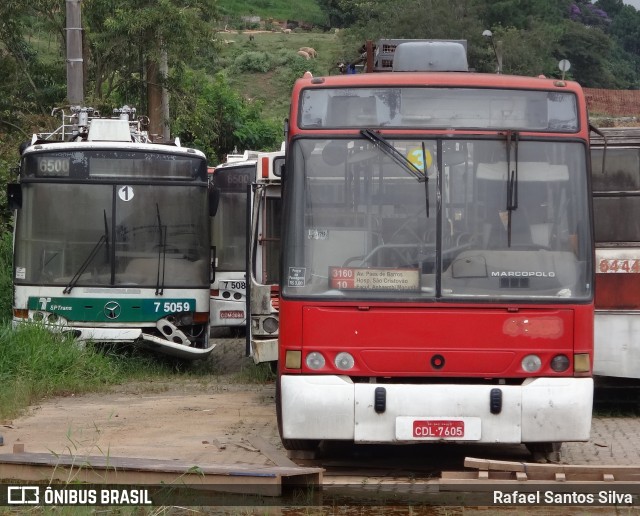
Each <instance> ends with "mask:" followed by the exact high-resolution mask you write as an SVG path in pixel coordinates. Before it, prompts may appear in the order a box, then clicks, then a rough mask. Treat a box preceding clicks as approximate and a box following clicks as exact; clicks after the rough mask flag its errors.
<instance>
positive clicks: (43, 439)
mask: <svg viewBox="0 0 640 516" xmlns="http://www.w3.org/2000/svg"><path fill="white" fill-rule="evenodd" d="M243 354H244V339H224V340H221V342H220V344H219V345H218V347H217V348H216V349H215V350H214V351H213V353H212V356H211V357H210V360H214V361H216V362H217V364H218V365H217V370H220V371H222V372H223V374H220V375H216V376H211V378H209V379H202V380H198V381H188V382H186V381H182V380H181V381H179V382H177V383H176V384H171V383H169V382H162V383H154V384H145V385H141V384H127V385H124V386H119V387H117V388H115V389H113V392H110V393H107V394H104V393H101V394H88V395H82V396H67V397H61V398H53V399H49V400H45V401H43V402H42V403H40V404H38V405H37V406H33V407H31V408H30V409H29V410H28V411H27V413H26V414H25V415H23V416H21V417H18V418H16V419H14V420H12V421H2V422H0V423H1V424H0V436H2V437H3V441H4V445H3V446H0V453H11V452H12V451H13V445H14V444H17V443H22V444H24V448H25V451H27V452H53V453H55V454H61V455H82V456H86V455H92V456H111V457H113V456H120V457H138V458H154V459H155V458H157V459H169V460H181V461H198V462H199V463H226V464H233V463H252V464H270V462H268V459H266V457H264V456H263V455H261V454H260V453H259V451H258V450H257V449H256V448H255V447H253V446H252V445H251V444H250V443H249V442H248V441H247V438H248V437H250V436H260V437H262V438H263V439H265V440H266V441H268V442H269V443H271V444H273V445H275V446H277V447H280V440H279V438H278V431H277V425H276V415H275V406H274V395H275V388H274V386H273V385H245V384H239V383H237V382H236V380H235V378H234V376H235V375H236V374H237V372H238V371H239V370H240V368H241V367H242V366H243V364H246V363H247V362H246V361H250V360H251V359H249V358H245V357H244V356H243Z"/></svg>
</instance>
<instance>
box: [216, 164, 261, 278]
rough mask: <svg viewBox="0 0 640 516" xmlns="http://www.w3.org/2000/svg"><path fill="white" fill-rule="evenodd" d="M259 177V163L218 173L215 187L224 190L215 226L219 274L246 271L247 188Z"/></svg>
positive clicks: (227, 168) (221, 192)
mask: <svg viewBox="0 0 640 516" xmlns="http://www.w3.org/2000/svg"><path fill="white" fill-rule="evenodd" d="M255 177H256V165H255V162H252V163H251V164H247V165H243V166H231V167H219V168H217V169H216V170H215V172H214V176H213V184H214V185H215V187H216V188H218V189H219V191H220V205H219V207H218V211H217V213H216V215H215V217H213V224H212V227H211V231H212V242H213V245H215V246H216V257H217V261H218V263H217V266H216V270H217V271H221V272H225V271H229V272H233V271H244V270H245V268H246V260H247V257H246V248H247V243H246V233H247V227H246V224H247V186H248V185H250V184H251V183H252V182H253V181H254V180H255Z"/></svg>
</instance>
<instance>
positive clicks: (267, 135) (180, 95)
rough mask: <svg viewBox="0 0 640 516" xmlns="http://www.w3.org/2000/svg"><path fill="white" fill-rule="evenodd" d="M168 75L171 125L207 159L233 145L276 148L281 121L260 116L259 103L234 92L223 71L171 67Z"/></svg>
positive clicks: (220, 157)
mask: <svg viewBox="0 0 640 516" xmlns="http://www.w3.org/2000/svg"><path fill="white" fill-rule="evenodd" d="M174 72H175V73H174V74H173V75H172V76H171V77H170V82H171V88H172V91H173V92H174V95H172V102H171V104H172V112H173V113H174V114H175V119H174V129H175V133H176V134H177V135H178V136H179V137H180V139H181V141H182V142H183V143H186V144H187V145H190V146H194V147H197V148H198V149H201V150H203V151H204V152H205V154H207V156H208V157H209V160H210V162H211V163H213V164H216V163H218V162H220V161H223V160H224V157H225V155H226V154H228V153H230V152H231V151H232V150H233V148H234V147H236V148H238V149H252V150H276V149H278V148H280V142H281V141H282V125H281V124H280V123H276V122H275V121H272V120H268V119H265V118H264V117H263V116H262V105H261V104H260V103H257V102H250V101H248V100H246V99H244V98H243V97H242V96H240V95H239V94H238V93H236V92H235V91H234V90H233V89H232V88H231V87H230V86H229V83H228V81H227V79H226V78H225V76H224V74H223V73H218V74H216V76H215V77H214V78H213V80H212V79H210V78H209V77H207V76H206V75H205V74H203V73H202V72H196V71H193V70H188V69H179V70H175V71H174Z"/></svg>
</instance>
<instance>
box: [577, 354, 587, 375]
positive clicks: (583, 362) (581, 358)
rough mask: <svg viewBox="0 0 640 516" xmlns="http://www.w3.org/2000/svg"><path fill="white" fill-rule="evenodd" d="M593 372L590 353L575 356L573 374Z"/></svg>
mask: <svg viewBox="0 0 640 516" xmlns="http://www.w3.org/2000/svg"><path fill="white" fill-rule="evenodd" d="M590 370H591V360H589V353H576V354H575V355H573V372H574V373H588V372H589V371H590Z"/></svg>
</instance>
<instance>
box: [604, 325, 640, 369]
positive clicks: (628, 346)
mask: <svg viewBox="0 0 640 516" xmlns="http://www.w3.org/2000/svg"><path fill="white" fill-rule="evenodd" d="M593 374H595V375H599V376H615V377H619V378H640V313H639V312H596V314H595V319H594V357H593Z"/></svg>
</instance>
